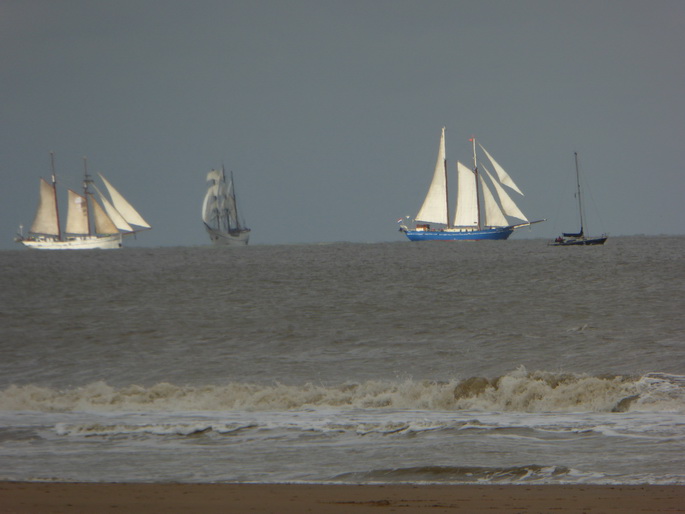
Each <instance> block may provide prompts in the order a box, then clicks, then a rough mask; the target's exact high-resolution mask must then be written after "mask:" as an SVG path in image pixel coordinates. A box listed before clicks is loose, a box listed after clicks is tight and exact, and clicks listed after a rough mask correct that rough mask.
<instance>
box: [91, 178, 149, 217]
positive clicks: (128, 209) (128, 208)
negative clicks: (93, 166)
mask: <svg viewBox="0 0 685 514" xmlns="http://www.w3.org/2000/svg"><path fill="white" fill-rule="evenodd" d="M99 175H100V178H101V179H102V181H103V182H104V183H105V186H106V187H107V191H109V195H110V196H111V197H112V204H113V205H114V208H115V209H116V210H117V211H119V214H121V216H122V217H123V218H124V219H125V220H126V222H127V223H130V224H131V225H137V226H139V227H144V228H151V227H150V225H149V224H148V222H147V221H145V220H144V219H143V217H142V216H141V215H140V214H138V211H136V210H135V209H134V208H133V206H132V205H131V204H130V203H128V201H127V200H126V199H125V198H124V197H123V196H122V195H121V193H119V191H117V190H116V189H114V187H113V186H112V184H110V183H109V182H107V179H106V178H105V177H103V176H102V173H99Z"/></svg>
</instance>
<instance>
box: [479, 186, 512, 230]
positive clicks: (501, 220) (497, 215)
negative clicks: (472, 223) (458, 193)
mask: <svg viewBox="0 0 685 514" xmlns="http://www.w3.org/2000/svg"><path fill="white" fill-rule="evenodd" d="M478 178H480V186H481V189H482V190H483V200H484V202H485V225H486V226H488V227H506V226H508V225H509V222H508V221H507V218H505V217H504V213H503V212H502V209H500V207H499V205H497V201H496V200H495V197H494V196H493V195H492V191H490V188H489V187H488V185H487V184H486V183H485V180H483V177H482V175H480V176H479V177H478Z"/></svg>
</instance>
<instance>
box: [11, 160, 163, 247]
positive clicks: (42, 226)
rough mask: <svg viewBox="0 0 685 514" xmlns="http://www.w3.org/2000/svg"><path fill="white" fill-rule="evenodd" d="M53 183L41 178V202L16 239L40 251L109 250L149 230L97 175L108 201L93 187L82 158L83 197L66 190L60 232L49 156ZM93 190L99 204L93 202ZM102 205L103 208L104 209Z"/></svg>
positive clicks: (54, 185)
mask: <svg viewBox="0 0 685 514" xmlns="http://www.w3.org/2000/svg"><path fill="white" fill-rule="evenodd" d="M50 161H51V165H52V183H49V182H48V181H47V180H45V179H43V178H41V179H40V201H39V204H38V210H37V211H36V216H35V218H34V220H33V223H32V224H31V229H30V230H29V233H28V235H27V236H24V234H23V230H22V229H20V233H19V234H18V236H17V237H16V238H15V240H16V241H17V242H19V243H22V244H23V245H25V246H27V247H29V248H36V249H39V250H94V249H100V250H108V249H113V248H121V247H122V245H123V236H125V235H130V234H135V233H136V232H140V231H141V230H147V229H150V228H151V227H150V225H149V224H148V223H147V221H145V220H144V219H143V217H142V216H141V215H140V214H139V213H138V212H137V211H136V210H135V209H134V208H133V206H132V205H131V204H130V203H129V202H128V201H127V200H126V199H125V198H124V197H123V196H122V195H121V193H119V192H118V191H117V190H116V189H114V187H113V186H112V184H110V183H109V182H108V181H107V179H105V177H104V176H103V175H102V174H101V173H100V174H99V175H100V178H101V179H102V182H103V183H104V184H105V187H106V188H107V191H108V192H109V195H110V198H109V199H108V198H107V197H106V196H105V195H104V194H103V193H102V192H101V191H100V190H99V189H98V188H97V186H96V185H95V184H94V182H93V180H92V178H91V176H90V175H89V174H88V165H87V161H86V159H85V158H84V159H83V167H84V178H83V194H79V193H77V192H75V191H72V190H71V189H69V190H68V203H67V222H66V226H65V228H64V231H62V228H61V223H60V211H59V202H58V200H57V177H56V174H55V160H54V154H52V153H51V154H50ZM91 185H92V187H93V189H95V191H96V192H97V194H98V197H99V198H100V201H101V202H102V205H100V203H98V202H97V201H96V199H95V196H94V194H93V192H92V191H91V190H90V187H91ZM103 206H104V208H103Z"/></svg>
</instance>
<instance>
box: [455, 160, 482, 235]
mask: <svg viewBox="0 0 685 514" xmlns="http://www.w3.org/2000/svg"><path fill="white" fill-rule="evenodd" d="M457 181H458V189H457V209H456V212H455V215H454V226H455V227H476V226H478V202H477V201H476V174H475V173H474V172H473V171H471V170H470V169H468V168H467V167H466V166H464V165H463V164H462V163H461V162H459V161H457Z"/></svg>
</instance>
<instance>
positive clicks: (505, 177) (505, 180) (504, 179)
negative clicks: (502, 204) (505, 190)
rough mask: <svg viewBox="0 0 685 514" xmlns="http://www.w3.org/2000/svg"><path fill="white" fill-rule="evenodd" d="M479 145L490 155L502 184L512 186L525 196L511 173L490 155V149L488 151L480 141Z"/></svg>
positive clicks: (489, 157)
mask: <svg viewBox="0 0 685 514" xmlns="http://www.w3.org/2000/svg"><path fill="white" fill-rule="evenodd" d="M478 146H480V149H481V150H483V152H485V155H487V156H488V159H489V160H490V162H491V163H492V167H493V168H494V169H495V172H496V173H497V176H498V177H499V181H500V182H501V183H502V184H504V185H505V186H507V187H510V188H511V189H513V190H514V191H516V192H517V193H518V194H520V195H521V196H523V193H522V192H521V190H520V189H519V188H518V186H517V185H516V184H515V183H514V181H513V180H512V178H511V177H510V176H509V174H508V173H507V172H506V171H504V168H502V166H500V165H499V164H498V163H497V161H495V159H493V158H492V155H490V154H489V153H488V151H487V150H486V149H485V148H483V145H481V144H480V143H478Z"/></svg>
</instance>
